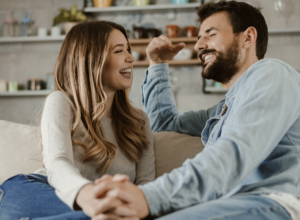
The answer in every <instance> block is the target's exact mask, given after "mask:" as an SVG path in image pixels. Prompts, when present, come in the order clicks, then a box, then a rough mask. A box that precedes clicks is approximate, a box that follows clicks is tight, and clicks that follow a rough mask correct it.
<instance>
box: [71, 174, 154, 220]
mask: <svg viewBox="0 0 300 220" xmlns="http://www.w3.org/2000/svg"><path fill="white" fill-rule="evenodd" d="M76 202H77V204H78V205H79V206H80V207H81V208H82V209H83V211H84V212H85V214H87V215H88V216H91V217H92V220H104V219H105V220H113V219H114V220H137V219H139V218H143V217H146V216H147V215H148V214H149V209H148V204H147V202H146V199H145V197H144V194H143V192H142V191H141V190H140V189H139V188H138V187H137V186H135V185H134V184H132V183H130V182H128V177H127V176H126V175H120V174H119V175H118V174H117V175H115V176H114V177H111V176H109V175H105V176H103V177H102V178H100V179H97V180H95V184H88V185H86V186H84V187H83V188H82V189H81V190H80V192H79V194H78V196H77V198H76Z"/></svg>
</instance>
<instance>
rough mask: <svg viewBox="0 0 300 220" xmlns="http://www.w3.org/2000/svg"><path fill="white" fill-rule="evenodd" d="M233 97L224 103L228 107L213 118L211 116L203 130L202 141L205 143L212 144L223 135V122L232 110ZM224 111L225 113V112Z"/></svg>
mask: <svg viewBox="0 0 300 220" xmlns="http://www.w3.org/2000/svg"><path fill="white" fill-rule="evenodd" d="M233 100H234V98H233V99H231V100H230V101H229V102H228V103H226V104H224V107H225V106H227V109H226V110H225V111H224V108H223V109H222V112H221V113H220V114H218V115H216V116H214V117H212V118H210V119H209V120H208V121H207V122H206V125H205V127H204V129H203V132H202V141H203V143H204V145H212V144H214V143H215V142H216V141H217V139H218V138H219V137H220V136H221V133H222V128H223V124H224V122H225V121H226V118H227V116H228V114H229V112H230V109H231V106H232V103H233ZM223 111H224V113H223Z"/></svg>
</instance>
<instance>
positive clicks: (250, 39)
mask: <svg viewBox="0 0 300 220" xmlns="http://www.w3.org/2000/svg"><path fill="white" fill-rule="evenodd" d="M243 35H244V42H243V47H244V48H245V49H249V48H251V47H252V46H253V45H255V44H256V39H257V31H256V28H254V27H249V28H247V30H245V31H244V33H243Z"/></svg>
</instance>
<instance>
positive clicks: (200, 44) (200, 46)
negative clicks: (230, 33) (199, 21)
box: [194, 38, 208, 53]
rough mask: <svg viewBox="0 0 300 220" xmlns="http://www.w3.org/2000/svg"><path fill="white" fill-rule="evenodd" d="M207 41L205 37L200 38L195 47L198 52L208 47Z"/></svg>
mask: <svg viewBox="0 0 300 220" xmlns="http://www.w3.org/2000/svg"><path fill="white" fill-rule="evenodd" d="M207 48H208V46H207V43H206V42H205V41H204V40H203V39H201V38H200V39H198V41H197V42H196V44H195V46H194V49H195V50H196V51H197V52H198V53H201V52H202V51H203V50H204V49H207Z"/></svg>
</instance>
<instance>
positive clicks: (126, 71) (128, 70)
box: [120, 69, 131, 76]
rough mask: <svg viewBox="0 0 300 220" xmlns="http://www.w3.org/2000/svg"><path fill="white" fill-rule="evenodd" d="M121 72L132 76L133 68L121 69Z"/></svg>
mask: <svg viewBox="0 0 300 220" xmlns="http://www.w3.org/2000/svg"><path fill="white" fill-rule="evenodd" d="M120 73H121V74H122V75H124V76H130V73H131V69H125V70H121V71H120Z"/></svg>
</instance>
